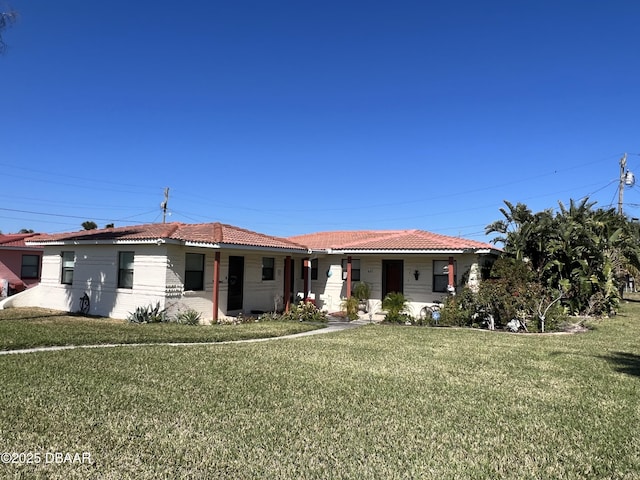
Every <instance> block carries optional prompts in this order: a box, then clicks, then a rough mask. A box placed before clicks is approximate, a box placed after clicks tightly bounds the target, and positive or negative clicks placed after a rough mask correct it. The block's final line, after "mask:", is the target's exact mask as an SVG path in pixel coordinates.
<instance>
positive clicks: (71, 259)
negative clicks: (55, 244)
mask: <svg viewBox="0 0 640 480" xmlns="http://www.w3.org/2000/svg"><path fill="white" fill-rule="evenodd" d="M75 264H76V253H75V252H62V275H60V283H63V284H64V285H71V284H72V283H73V269H74V267H75Z"/></svg>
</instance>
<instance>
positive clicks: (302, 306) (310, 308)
mask: <svg viewBox="0 0 640 480" xmlns="http://www.w3.org/2000/svg"><path fill="white" fill-rule="evenodd" d="M280 320H284V321H297V322H326V321H327V320H328V318H327V314H326V313H325V312H323V311H322V310H318V307H316V306H315V305H314V304H313V303H311V302H299V303H297V304H294V305H291V308H290V309H289V311H288V312H285V313H283V314H282V315H281V316H280Z"/></svg>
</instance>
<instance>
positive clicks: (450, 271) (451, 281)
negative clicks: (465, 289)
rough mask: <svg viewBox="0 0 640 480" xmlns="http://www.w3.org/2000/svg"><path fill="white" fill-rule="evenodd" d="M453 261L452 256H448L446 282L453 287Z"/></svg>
mask: <svg viewBox="0 0 640 480" xmlns="http://www.w3.org/2000/svg"><path fill="white" fill-rule="evenodd" d="M454 268H455V267H454V263H453V257H449V278H448V280H447V281H448V282H449V285H450V286H451V287H455V285H454V284H453V283H454V276H455V272H454Z"/></svg>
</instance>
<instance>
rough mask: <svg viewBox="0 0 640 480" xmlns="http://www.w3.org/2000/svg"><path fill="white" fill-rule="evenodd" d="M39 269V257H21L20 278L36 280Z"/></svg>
mask: <svg viewBox="0 0 640 480" xmlns="http://www.w3.org/2000/svg"><path fill="white" fill-rule="evenodd" d="M39 267H40V256H39V255H22V268H21V269H20V278H38V271H39V270H40V269H39Z"/></svg>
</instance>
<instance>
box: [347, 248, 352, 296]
mask: <svg viewBox="0 0 640 480" xmlns="http://www.w3.org/2000/svg"><path fill="white" fill-rule="evenodd" d="M347 298H351V257H347Z"/></svg>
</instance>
